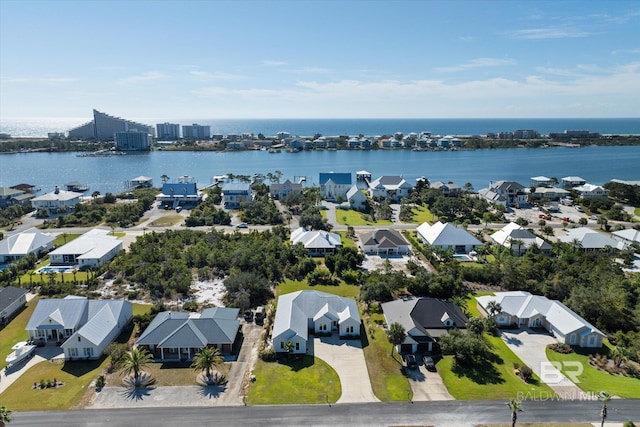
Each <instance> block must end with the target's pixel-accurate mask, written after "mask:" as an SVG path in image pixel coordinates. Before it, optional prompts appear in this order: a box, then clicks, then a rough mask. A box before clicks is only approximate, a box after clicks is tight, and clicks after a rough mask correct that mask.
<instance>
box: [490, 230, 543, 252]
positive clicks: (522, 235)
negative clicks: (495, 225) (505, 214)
mask: <svg viewBox="0 0 640 427" xmlns="http://www.w3.org/2000/svg"><path fill="white" fill-rule="evenodd" d="M491 240H493V241H494V242H496V243H497V244H499V245H501V246H504V247H505V248H509V249H511V253H512V254H513V255H515V256H520V255H522V254H524V253H525V252H526V251H527V249H529V248H530V247H532V246H535V247H537V248H538V249H540V252H542V253H545V254H550V253H551V244H549V242H547V241H545V240H544V239H542V238H540V237H538V236H536V235H535V234H533V233H532V232H530V231H529V230H527V229H525V228H524V227H522V226H521V225H518V224H516V223H515V222H510V223H509V224H507V225H505V226H504V227H502V228H501V229H500V230H498V231H496V232H495V233H493V234H492V235H491Z"/></svg>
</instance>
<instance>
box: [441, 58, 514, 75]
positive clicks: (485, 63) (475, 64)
mask: <svg viewBox="0 0 640 427" xmlns="http://www.w3.org/2000/svg"><path fill="white" fill-rule="evenodd" d="M505 65H515V61H514V60H512V59H500V58H476V59H472V60H471V61H469V62H467V63H464V64H458V65H453V66H450V67H437V68H436V71H440V72H446V73H451V72H456V71H464V70H468V69H470V68H485V67H502V66H505Z"/></svg>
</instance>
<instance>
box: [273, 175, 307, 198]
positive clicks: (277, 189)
mask: <svg viewBox="0 0 640 427" xmlns="http://www.w3.org/2000/svg"><path fill="white" fill-rule="evenodd" d="M300 191H302V184H294V183H293V182H291V181H290V180H288V179H287V180H286V181H285V182H283V183H282V184H280V183H275V184H271V185H270V186H269V193H270V194H271V197H272V198H274V199H282V198H283V197H286V196H287V195H288V194H289V193H299V192H300Z"/></svg>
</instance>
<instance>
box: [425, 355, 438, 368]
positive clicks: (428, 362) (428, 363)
mask: <svg viewBox="0 0 640 427" xmlns="http://www.w3.org/2000/svg"><path fill="white" fill-rule="evenodd" d="M422 363H424V367H425V368H427V371H433V372H435V370H436V364H435V362H434V361H433V358H432V357H431V356H423V357H422Z"/></svg>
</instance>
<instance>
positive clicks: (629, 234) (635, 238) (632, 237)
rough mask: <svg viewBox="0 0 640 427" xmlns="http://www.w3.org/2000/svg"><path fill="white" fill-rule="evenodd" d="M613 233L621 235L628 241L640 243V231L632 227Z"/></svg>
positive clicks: (620, 236) (617, 235)
mask: <svg viewBox="0 0 640 427" xmlns="http://www.w3.org/2000/svg"><path fill="white" fill-rule="evenodd" d="M611 234H612V235H613V236H616V237H619V238H621V239H623V240H626V241H630V242H635V243H640V231H638V230H634V229H632V228H627V229H626V230H619V231H614V232H613V233H611Z"/></svg>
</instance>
